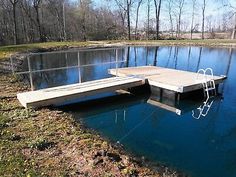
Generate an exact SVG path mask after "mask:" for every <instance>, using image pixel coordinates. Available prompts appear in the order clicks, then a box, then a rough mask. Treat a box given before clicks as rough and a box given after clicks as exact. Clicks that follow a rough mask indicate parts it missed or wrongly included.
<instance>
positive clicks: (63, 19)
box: [62, 2, 67, 41]
mask: <svg viewBox="0 0 236 177" xmlns="http://www.w3.org/2000/svg"><path fill="white" fill-rule="evenodd" d="M62 21H63V25H62V26H63V40H64V41H66V40H67V36H66V15H65V2H62Z"/></svg>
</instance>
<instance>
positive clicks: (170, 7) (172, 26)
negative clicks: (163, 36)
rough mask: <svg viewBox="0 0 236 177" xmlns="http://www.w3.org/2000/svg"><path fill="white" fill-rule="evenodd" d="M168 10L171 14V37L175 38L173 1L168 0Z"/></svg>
mask: <svg viewBox="0 0 236 177" xmlns="http://www.w3.org/2000/svg"><path fill="white" fill-rule="evenodd" d="M167 10H168V14H169V20H170V32H171V37H172V38H173V37H174V34H173V31H174V25H173V17H172V13H173V12H172V11H173V0H168V1H167Z"/></svg>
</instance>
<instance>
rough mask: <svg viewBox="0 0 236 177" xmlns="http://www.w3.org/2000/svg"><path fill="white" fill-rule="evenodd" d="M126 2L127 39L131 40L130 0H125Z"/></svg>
mask: <svg viewBox="0 0 236 177" xmlns="http://www.w3.org/2000/svg"><path fill="white" fill-rule="evenodd" d="M126 2H127V23H128V40H131V34H130V5H131V3H130V0H126Z"/></svg>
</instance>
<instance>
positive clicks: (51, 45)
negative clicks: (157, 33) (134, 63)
mask: <svg viewBox="0 0 236 177" xmlns="http://www.w3.org/2000/svg"><path fill="white" fill-rule="evenodd" d="M109 45H110V46H112V45H160V46H163V45H183V46H189V45H190V46H210V47H236V40H225V39H222V40H220V39H216V40H213V39H212V40H209V39H207V40H158V41H152V40H150V41H121V40H117V41H90V42H47V43H34V44H22V45H11V46H3V47H0V59H4V58H9V57H10V56H11V55H13V54H16V53H25V52H32V51H36V52H37V51H44V50H49V51H50V50H61V49H67V48H73V47H89V46H94V47H96V46H97V47H102V46H109Z"/></svg>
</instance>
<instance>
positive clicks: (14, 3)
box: [10, 0, 19, 44]
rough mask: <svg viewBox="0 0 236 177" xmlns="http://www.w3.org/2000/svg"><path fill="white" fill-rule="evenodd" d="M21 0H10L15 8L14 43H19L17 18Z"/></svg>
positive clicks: (13, 8)
mask: <svg viewBox="0 0 236 177" xmlns="http://www.w3.org/2000/svg"><path fill="white" fill-rule="evenodd" d="M18 2H19V0H10V3H11V5H12V10H13V22H14V32H13V33H14V44H17V43H18V33H17V24H16V23H17V22H16V21H17V20H16V5H17V3H18Z"/></svg>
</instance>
